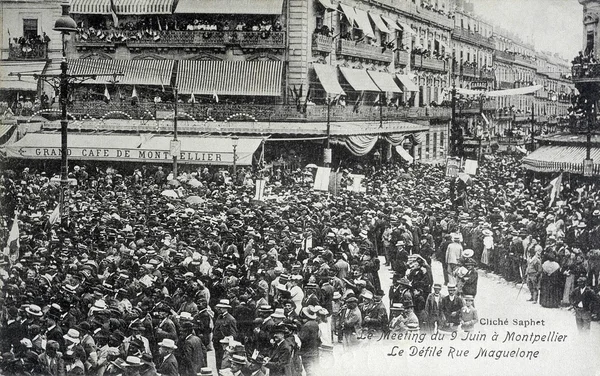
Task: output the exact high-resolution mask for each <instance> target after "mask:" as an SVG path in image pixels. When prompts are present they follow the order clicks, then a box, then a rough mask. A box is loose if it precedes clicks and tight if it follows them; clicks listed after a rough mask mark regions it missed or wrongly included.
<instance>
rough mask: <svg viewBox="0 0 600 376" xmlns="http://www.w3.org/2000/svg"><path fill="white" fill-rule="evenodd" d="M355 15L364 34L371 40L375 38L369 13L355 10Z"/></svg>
mask: <svg viewBox="0 0 600 376" xmlns="http://www.w3.org/2000/svg"><path fill="white" fill-rule="evenodd" d="M354 13H355V14H356V19H355V21H356V24H357V25H358V28H359V29H360V30H361V31H362V32H363V34H365V36H367V37H369V38H375V33H374V32H373V28H372V27H371V21H369V16H368V15H367V12H365V11H364V10H362V9H358V8H354Z"/></svg>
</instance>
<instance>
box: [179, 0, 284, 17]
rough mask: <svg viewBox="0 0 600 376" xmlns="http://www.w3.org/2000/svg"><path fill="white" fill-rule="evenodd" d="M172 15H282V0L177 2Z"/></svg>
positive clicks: (183, 0) (193, 0)
mask: <svg viewBox="0 0 600 376" xmlns="http://www.w3.org/2000/svg"><path fill="white" fill-rule="evenodd" d="M174 13H188V14H282V13H283V0H245V1H240V0H179V3H178V4H177V7H176V8H175V12H174Z"/></svg>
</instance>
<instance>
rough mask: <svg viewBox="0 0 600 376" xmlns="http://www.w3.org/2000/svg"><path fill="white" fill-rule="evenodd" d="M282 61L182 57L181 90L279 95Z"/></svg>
mask: <svg viewBox="0 0 600 376" xmlns="http://www.w3.org/2000/svg"><path fill="white" fill-rule="evenodd" d="M282 72H283V62H282V61H262V60H261V61H221V60H218V61H214V60H183V61H181V62H180V63H179V71H178V72H177V80H176V81H177V86H178V87H179V93H180V94H208V95H211V94H221V95H250V96H254V95H260V96H280V95H281V84H282Z"/></svg>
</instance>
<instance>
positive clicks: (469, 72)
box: [461, 64, 477, 77]
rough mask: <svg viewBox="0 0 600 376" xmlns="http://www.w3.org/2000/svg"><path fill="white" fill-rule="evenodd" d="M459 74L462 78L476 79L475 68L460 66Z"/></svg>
mask: <svg viewBox="0 0 600 376" xmlns="http://www.w3.org/2000/svg"><path fill="white" fill-rule="evenodd" d="M461 72H462V75H463V76H467V77H477V68H475V67H473V66H469V65H464V64H463V65H462V67H461Z"/></svg>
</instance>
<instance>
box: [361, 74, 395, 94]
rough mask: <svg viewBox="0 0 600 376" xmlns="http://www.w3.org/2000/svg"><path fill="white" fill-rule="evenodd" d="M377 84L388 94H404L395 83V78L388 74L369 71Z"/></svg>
mask: <svg viewBox="0 0 600 376" xmlns="http://www.w3.org/2000/svg"><path fill="white" fill-rule="evenodd" d="M367 73H368V74H369V76H370V77H371V79H372V80H373V81H375V84H377V86H379V88H380V89H381V91H384V92H386V93H402V90H401V89H400V88H399V87H398V85H396V83H395V82H394V76H392V75H391V74H389V73H386V72H377V71H367Z"/></svg>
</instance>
